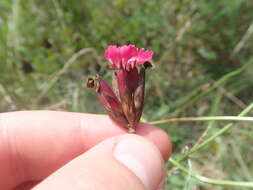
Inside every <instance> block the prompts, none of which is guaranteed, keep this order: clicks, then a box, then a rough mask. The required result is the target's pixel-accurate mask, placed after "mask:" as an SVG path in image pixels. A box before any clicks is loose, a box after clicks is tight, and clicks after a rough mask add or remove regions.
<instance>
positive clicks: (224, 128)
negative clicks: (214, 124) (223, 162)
mask: <svg viewBox="0 0 253 190" xmlns="http://www.w3.org/2000/svg"><path fill="white" fill-rule="evenodd" d="M252 109H253V103H251V104H250V105H249V106H248V107H247V108H245V109H244V110H243V111H242V112H241V113H240V114H239V115H238V116H240V117H241V116H244V115H246V114H247V113H248V112H250V111H251V110H252ZM233 125H234V124H233V123H229V124H227V125H226V126H225V127H223V128H222V129H220V130H219V131H218V132H217V133H215V134H214V135H212V136H211V137H209V138H208V139H207V140H205V141H204V142H203V143H201V144H199V145H198V146H196V147H194V148H192V149H191V150H190V151H188V152H187V153H186V154H184V155H183V156H182V157H181V158H180V159H179V160H178V162H181V161H183V160H185V159H186V158H188V157H189V155H191V154H192V153H194V152H196V151H198V150H199V149H201V148H202V147H204V146H206V145H207V144H208V143H210V142H212V141H213V140H214V139H215V138H216V137H218V136H220V135H222V134H223V133H225V132H226V131H228V130H229V129H230V128H231V127H232V126H233Z"/></svg>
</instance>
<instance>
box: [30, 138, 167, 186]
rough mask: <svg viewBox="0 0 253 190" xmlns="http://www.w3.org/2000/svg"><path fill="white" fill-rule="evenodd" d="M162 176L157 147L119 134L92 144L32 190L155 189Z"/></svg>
mask: <svg viewBox="0 0 253 190" xmlns="http://www.w3.org/2000/svg"><path fill="white" fill-rule="evenodd" d="M140 150H142V151H140ZM163 176H164V161H163V158H162V155H161V154H160V152H159V150H158V149H157V147H156V146H154V144H153V143H150V142H149V141H147V140H146V139H144V138H143V137H140V136H137V135H123V136H118V137H113V138H111V139H107V140H105V141H103V142H102V143H100V144H98V145H96V146H95V147H93V148H92V149H91V150H90V151H88V152H86V153H84V154H82V155H81V156H79V157H78V158H76V159H74V160H72V161H71V162H69V163H68V164H66V165H65V166H63V167H62V168H60V169H59V170H58V171H56V172H55V173H53V174H52V175H51V176H49V177H48V178H47V179H45V180H44V181H43V182H42V183H40V184H39V185H38V186H36V187H35V188H34V190H40V189H47V190H50V189H62V190H65V189H66V190H67V189H75V190H79V189H80V190H81V189H91V190H92V189H96V190H100V189H107V190H116V189H117V190H118V189H121V190H128V189H131V190H145V189H146V190H147V189H148V190H156V189H157V188H158V186H159V183H160V182H161V181H162V180H163Z"/></svg>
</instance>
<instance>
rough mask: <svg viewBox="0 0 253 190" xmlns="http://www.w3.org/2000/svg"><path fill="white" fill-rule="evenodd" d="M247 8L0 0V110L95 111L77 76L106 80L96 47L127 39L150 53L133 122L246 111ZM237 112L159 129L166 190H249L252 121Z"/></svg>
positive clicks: (224, 0) (183, 0)
mask: <svg viewBox="0 0 253 190" xmlns="http://www.w3.org/2000/svg"><path fill="white" fill-rule="evenodd" d="M252 10H253V1H248V0H219V1H208V0H195V1H189V0H139V1H136V0H79V1H69V0H44V1H40V0H1V1H0V111H1V112H4V111H13V110H23V109H55V110H67V111H75V112H92V113H103V108H102V107H101V106H100V105H99V103H98V102H97V100H96V97H95V95H94V92H93V91H92V90H89V89H85V80H86V78H87V77H88V76H93V75H95V74H97V73H99V74H100V75H102V76H103V77H104V78H105V79H107V80H110V73H108V72H106V62H105V60H104V58H103V51H104V50H105V48H106V47H107V46H108V45H110V44H118V45H123V44H129V43H132V44H136V45H137V47H144V48H146V49H150V50H153V51H154V52H155V58H154V64H155V65H156V67H155V69H154V70H149V71H148V72H147V75H148V76H147V81H146V84H147V88H146V104H145V109H144V115H143V120H145V121H150V122H151V121H155V120H163V119H169V118H174V117H176V118H178V117H202V116H237V115H239V114H240V113H241V114H240V116H251V115H252V114H253V112H252V111H251V108H252V104H251V103H252V102H253V93H252V92H253V91H252V89H253V72H252V70H253V54H252V52H253V43H252V42H253V37H252V36H253V11H252ZM243 110H244V112H242V111H243ZM240 118H241V117H236V118H234V120H237V121H238V120H239V121H241V120H242V121H241V122H236V123H231V124H228V125H227V122H229V121H218V120H222V119H219V118H216V119H215V118H213V119H211V120H212V121H205V122H203V121H202V120H201V119H199V120H198V122H194V123H193V122H192V123H189V122H184V123H182V122H173V123H163V124H161V125H159V126H160V127H162V128H164V129H165V130H166V131H167V132H168V133H170V135H171V138H172V141H173V144H174V152H173V155H172V159H171V160H170V162H168V176H169V177H168V180H167V182H166V189H173V190H182V189H183V190H190V189H196V190H242V189H250V188H252V182H253V164H252V162H253V149H252V143H253V133H252V123H251V122H244V121H243V119H242V118H241V120H240ZM206 120H208V118H207V119H206ZM214 120H216V121H214ZM195 121H196V120H195ZM224 126H226V127H225V128H224ZM203 144H204V145H205V146H202V145H203ZM192 147H194V148H193V149H192ZM199 147H201V148H199ZM191 149H192V150H193V151H194V154H191V155H190V154H187V151H188V150H191ZM190 153H191V151H190ZM185 155H187V156H185ZM178 169H181V170H178ZM191 174H193V177H191ZM194 176H195V177H196V176H197V178H194ZM203 176H204V177H203ZM205 177H206V178H205ZM224 180H225V181H224ZM237 181H238V183H236V182H237ZM243 182H251V183H243ZM228 183H229V184H228ZM245 184H246V185H245Z"/></svg>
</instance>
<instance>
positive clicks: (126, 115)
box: [87, 45, 153, 132]
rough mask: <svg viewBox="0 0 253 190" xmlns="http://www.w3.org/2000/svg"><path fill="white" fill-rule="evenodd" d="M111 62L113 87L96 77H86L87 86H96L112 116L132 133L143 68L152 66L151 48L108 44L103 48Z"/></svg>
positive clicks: (138, 110)
mask: <svg viewBox="0 0 253 190" xmlns="http://www.w3.org/2000/svg"><path fill="white" fill-rule="evenodd" d="M104 56H105V58H106V59H107V60H108V61H109V62H110V63H111V65H110V67H109V68H110V69H113V70H115V71H114V73H113V82H112V83H113V90H112V89H111V88H110V86H109V85H108V84H107V83H106V82H105V81H103V80H102V79H101V78H100V77H99V76H96V77H94V78H89V79H88V81H87V87H88V88H96V91H97V96H98V99H99V101H100V103H101V104H102V105H103V106H104V107H105V109H106V111H107V112H108V114H109V116H110V117H111V119H113V120H114V121H116V122H117V123H119V124H120V125H122V126H124V127H126V128H127V129H128V130H129V132H134V131H135V128H136V126H137V125H138V123H139V121H140V118H141V114H142V110H143V103H144V91H145V69H146V68H148V67H151V63H150V61H151V59H152V56H153V52H152V51H147V50H144V49H143V48H142V49H137V48H136V47H135V46H134V45H124V46H120V47H117V46H115V45H111V46H109V47H108V49H107V50H106V51H105V54H104Z"/></svg>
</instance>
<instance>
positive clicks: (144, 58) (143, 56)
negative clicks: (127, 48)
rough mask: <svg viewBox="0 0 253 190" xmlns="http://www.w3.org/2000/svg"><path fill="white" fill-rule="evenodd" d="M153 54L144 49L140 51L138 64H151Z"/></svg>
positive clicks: (137, 59)
mask: <svg viewBox="0 0 253 190" xmlns="http://www.w3.org/2000/svg"><path fill="white" fill-rule="evenodd" d="M153 54H154V53H153V52H152V51H147V50H145V49H143V48H142V49H140V50H139V51H138V55H137V58H136V62H137V64H143V63H145V62H150V61H151V60H152V57H153Z"/></svg>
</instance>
